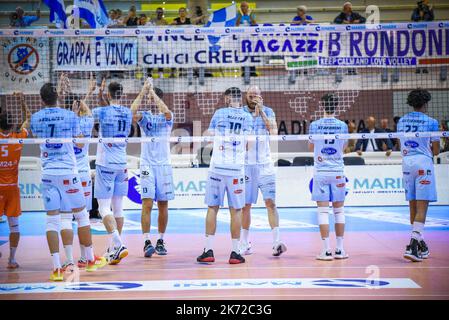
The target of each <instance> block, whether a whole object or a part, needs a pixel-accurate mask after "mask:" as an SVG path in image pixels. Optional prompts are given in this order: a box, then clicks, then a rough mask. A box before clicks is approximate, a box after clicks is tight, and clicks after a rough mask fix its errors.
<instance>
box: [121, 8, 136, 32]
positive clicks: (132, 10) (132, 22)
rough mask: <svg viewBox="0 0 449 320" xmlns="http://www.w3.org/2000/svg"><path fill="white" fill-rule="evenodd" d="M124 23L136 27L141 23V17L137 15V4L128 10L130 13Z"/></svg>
mask: <svg viewBox="0 0 449 320" xmlns="http://www.w3.org/2000/svg"><path fill="white" fill-rule="evenodd" d="M123 23H124V24H125V25H126V26H127V27H136V26H137V25H138V24H139V17H137V10H136V7H135V6H131V7H130V8H129V11H128V15H127V16H126V18H125V19H124V20H123Z"/></svg>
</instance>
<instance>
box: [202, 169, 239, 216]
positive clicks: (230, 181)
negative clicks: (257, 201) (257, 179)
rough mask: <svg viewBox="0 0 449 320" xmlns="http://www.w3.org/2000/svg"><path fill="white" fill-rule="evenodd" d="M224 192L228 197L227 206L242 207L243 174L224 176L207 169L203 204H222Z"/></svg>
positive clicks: (210, 205)
mask: <svg viewBox="0 0 449 320" xmlns="http://www.w3.org/2000/svg"><path fill="white" fill-rule="evenodd" d="M225 193H226V194H227V197H228V205H229V207H232V208H234V209H241V208H243V207H244V205H245V176H243V175H239V176H224V175H221V174H216V173H213V172H210V171H209V173H208V176H207V184H206V197H205V201H204V202H205V204H207V205H208V206H209V207H213V206H223V204H224V196H225Z"/></svg>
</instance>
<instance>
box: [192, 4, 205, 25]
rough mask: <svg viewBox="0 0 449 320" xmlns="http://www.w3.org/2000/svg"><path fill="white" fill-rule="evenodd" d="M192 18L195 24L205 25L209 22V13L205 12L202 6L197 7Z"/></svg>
mask: <svg viewBox="0 0 449 320" xmlns="http://www.w3.org/2000/svg"><path fill="white" fill-rule="evenodd" d="M190 20H191V21H192V23H193V24H196V25H205V24H206V22H207V14H204V13H203V8H201V6H196V7H195V14H194V15H193V16H192V17H190Z"/></svg>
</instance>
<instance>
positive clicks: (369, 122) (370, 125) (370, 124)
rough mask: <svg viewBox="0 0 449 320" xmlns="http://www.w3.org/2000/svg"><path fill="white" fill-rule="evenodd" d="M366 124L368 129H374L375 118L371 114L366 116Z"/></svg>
mask: <svg viewBox="0 0 449 320" xmlns="http://www.w3.org/2000/svg"><path fill="white" fill-rule="evenodd" d="M366 126H367V127H368V129H370V130H372V129H374V128H375V127H376V118H374V117H373V116H370V117H368V118H367V119H366Z"/></svg>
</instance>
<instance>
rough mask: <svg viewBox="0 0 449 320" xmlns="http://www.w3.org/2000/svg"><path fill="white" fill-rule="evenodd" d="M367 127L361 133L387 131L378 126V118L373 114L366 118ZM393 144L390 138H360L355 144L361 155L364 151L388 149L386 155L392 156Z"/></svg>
mask: <svg viewBox="0 0 449 320" xmlns="http://www.w3.org/2000/svg"><path fill="white" fill-rule="evenodd" d="M366 125H367V127H366V128H365V129H363V130H362V131H361V133H382V132H385V131H383V130H382V129H380V128H377V127H376V118H374V117H373V116H371V117H368V119H367V120H366ZM392 149H393V145H392V144H391V141H390V139H359V140H358V141H357V144H356V146H355V151H356V152H357V154H358V155H359V156H361V155H362V154H363V152H365V151H367V152H381V151H386V153H385V155H386V156H387V157H389V156H390V154H391V150H392Z"/></svg>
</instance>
